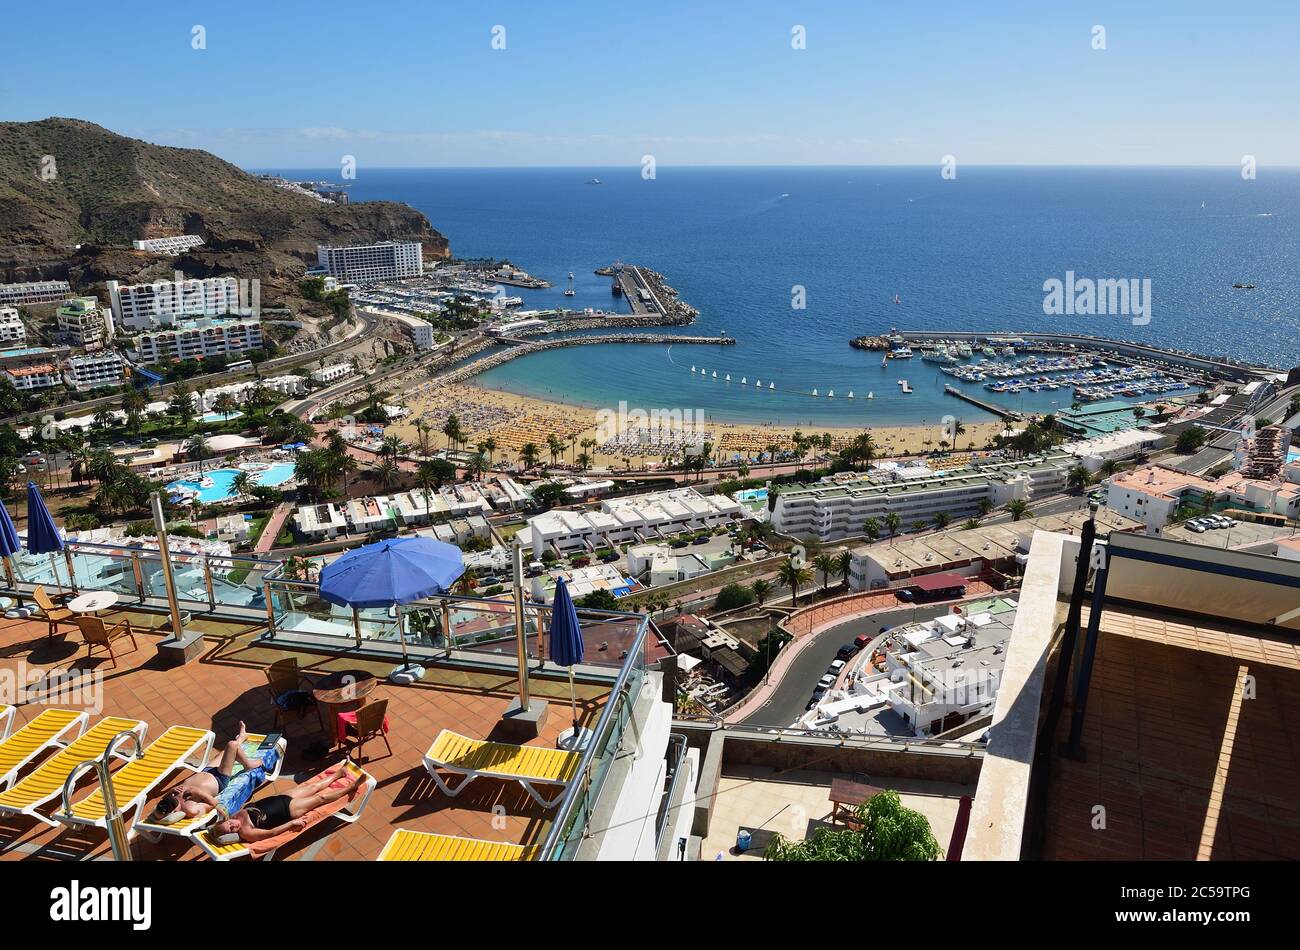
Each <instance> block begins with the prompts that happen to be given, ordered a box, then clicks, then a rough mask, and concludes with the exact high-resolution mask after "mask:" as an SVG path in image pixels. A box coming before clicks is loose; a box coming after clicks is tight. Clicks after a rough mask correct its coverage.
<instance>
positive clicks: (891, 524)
mask: <svg viewBox="0 0 1300 950" xmlns="http://www.w3.org/2000/svg"><path fill="white" fill-rule="evenodd" d="M902 524H903V519H902V518H900V517H899V516H898V512H896V511H891V512H889V514H887V515H885V527H886V528H888V529H889V543H890V544H891V545H892V544H893V543H894V535H896V534H898V529H899V527H901V526H902Z"/></svg>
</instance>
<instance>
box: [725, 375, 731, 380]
mask: <svg viewBox="0 0 1300 950" xmlns="http://www.w3.org/2000/svg"><path fill="white" fill-rule="evenodd" d="M726 381H727V382H731V374H730V373H728V374H727V380H726Z"/></svg>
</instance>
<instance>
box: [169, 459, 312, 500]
mask: <svg viewBox="0 0 1300 950" xmlns="http://www.w3.org/2000/svg"><path fill="white" fill-rule="evenodd" d="M205 474H206V475H207V477H208V478H210V479H212V485H211V487H208V488H204V487H202V486H201V484H200V483H199V482H197V481H188V480H185V479H181V480H180V481H175V482H172V483H170V484H169V485H168V486H167V487H168V488H169V489H171V490H173V491H174V490H175V489H177V488H189V489H192V490H193V491H196V492H198V494H199V500H200V501H202V502H205V503H211V502H216V501H225V500H226V499H227V498H229V497H230V496H231V495H233V494H234V493H235V492H234V489H233V488H232V486H233V485H234V483H235V476H236V475H238V474H239V469H237V468H218V469H215V470H214V471H211V472H207V473H205ZM255 477H256V479H257V483H258V484H259V485H266V486H267V487H269V488H275V487H276V486H277V485H283V484H284V483H285V482H287V481H288V480H289V479H290V478H292V477H293V463H291V462H277V463H276V464H274V465H272V466H271V467H270V468H268V469H267V470H266V471H264V472H258V473H257V474H256V476H255Z"/></svg>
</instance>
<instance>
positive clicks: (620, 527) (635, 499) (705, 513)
mask: <svg viewBox="0 0 1300 950" xmlns="http://www.w3.org/2000/svg"><path fill="white" fill-rule="evenodd" d="M743 516H744V508H743V507H742V506H741V504H740V502H738V501H736V500H735V499H734V498H728V497H727V496H725V495H701V494H700V493H699V492H697V491H696V490H695V489H694V488H674V489H670V490H668V491H658V492H647V493H646V494H643V495H630V496H628V497H625V498H607V499H605V500H604V501H602V502H601V505H600V508H599V509H598V510H597V509H583V510H569V509H563V508H560V509H556V510H554V511H548V512H545V513H544V514H540V515H537V516H535V517H533V518H529V519H528V527H526V528H525V529H524V530H523V531H521V532H520V533H519V539H520V541H521V542H523V543H524V544H525V545H528V544H531V546H532V551H533V556H534V557H541V556H542V554H544V553H545V552H546V551H547V550H552V551H555V552H557V553H559V554H570V553H573V552H576V551H581V550H587V551H594V550H595V549H596V547H597V546H600V545H614V544H622V543H624V542H628V541H631V542H635V543H637V544H644V543H646V542H649V541H653V540H655V539H656V538H662V537H667V536H669V535H673V534H679V533H681V532H683V531H695V530H699V529H701V528H712V527H714V526H716V525H722V524H730V523H731V522H733V521H736V520H738V519H740V518H741V517H743ZM525 532H526V533H525Z"/></svg>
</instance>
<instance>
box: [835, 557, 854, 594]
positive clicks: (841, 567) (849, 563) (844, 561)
mask: <svg viewBox="0 0 1300 950" xmlns="http://www.w3.org/2000/svg"><path fill="white" fill-rule="evenodd" d="M852 570H853V554H852V552H851V551H849V550H848V549H845V550H843V551H841V552H840V556H839V557H837V558H836V559H835V573H836V574H838V575H840V580H841V581H842V582H843V584H844V588H845V590H847V589H848V586H849V572H850V571H852Z"/></svg>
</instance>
